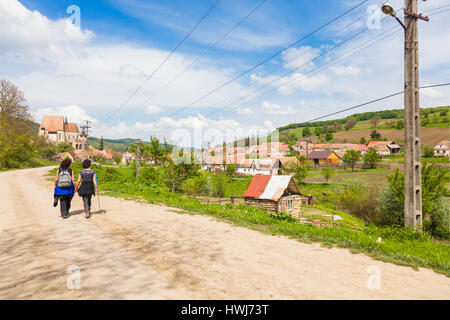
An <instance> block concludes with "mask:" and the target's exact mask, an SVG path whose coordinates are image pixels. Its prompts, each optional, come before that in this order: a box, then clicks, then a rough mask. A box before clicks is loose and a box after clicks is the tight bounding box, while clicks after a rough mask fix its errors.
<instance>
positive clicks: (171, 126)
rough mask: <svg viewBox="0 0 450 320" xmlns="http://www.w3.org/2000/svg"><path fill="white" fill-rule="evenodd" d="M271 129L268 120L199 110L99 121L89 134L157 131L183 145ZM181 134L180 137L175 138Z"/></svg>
mask: <svg viewBox="0 0 450 320" xmlns="http://www.w3.org/2000/svg"><path fill="white" fill-rule="evenodd" d="M271 130H273V125H272V123H271V122H270V121H265V122H264V126H255V125H247V124H244V123H240V122H238V121H236V120H234V119H218V120H213V119H210V118H206V117H205V116H203V115H201V114H198V115H193V116H188V117H186V118H182V119H174V118H170V117H162V118H161V119H159V120H157V121H154V122H136V123H135V124H133V125H128V124H126V123H125V122H122V121H121V122H118V123H116V124H115V125H113V126H107V125H105V124H101V125H100V126H94V128H93V129H92V134H93V135H97V136H99V135H103V136H104V137H108V138H123V137H130V138H141V139H145V140H148V138H149V136H150V135H157V136H158V137H166V138H167V140H168V142H172V143H175V144H177V145H179V146H182V147H195V148H199V147H201V146H202V145H204V143H205V141H211V138H212V137H215V139H214V143H213V144H215V143H221V142H222V141H223V140H225V141H227V142H230V141H234V140H235V139H240V138H243V137H248V136H252V135H265V134H267V133H268V132H270V131H271ZM100 133H101V134H100ZM180 137H181V138H182V140H181V141H179V140H178V138H180Z"/></svg>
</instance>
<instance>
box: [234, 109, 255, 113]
mask: <svg viewBox="0 0 450 320" xmlns="http://www.w3.org/2000/svg"><path fill="white" fill-rule="evenodd" d="M236 113H237V114H254V113H255V112H254V111H253V110H252V109H250V108H244V109H239V110H238V111H236Z"/></svg>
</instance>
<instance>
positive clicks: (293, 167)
mask: <svg viewBox="0 0 450 320" xmlns="http://www.w3.org/2000/svg"><path fill="white" fill-rule="evenodd" d="M297 159H298V161H295V162H288V163H287V164H286V166H285V167H284V168H283V172H284V173H286V174H293V178H294V180H295V182H296V183H297V184H300V183H302V181H303V180H304V179H305V178H306V177H307V176H308V171H309V170H308V168H307V166H306V164H305V163H304V160H303V159H301V158H300V157H297Z"/></svg>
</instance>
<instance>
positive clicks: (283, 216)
mask: <svg viewBox="0 0 450 320" xmlns="http://www.w3.org/2000/svg"><path fill="white" fill-rule="evenodd" d="M269 216H270V217H271V218H273V219H276V220H283V221H288V222H294V221H297V220H296V219H295V218H292V216H291V215H290V214H289V213H287V212H270V213H269Z"/></svg>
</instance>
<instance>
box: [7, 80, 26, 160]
mask: <svg viewBox="0 0 450 320" xmlns="http://www.w3.org/2000/svg"><path fill="white" fill-rule="evenodd" d="M25 102H26V99H25V96H24V94H23V92H22V91H20V90H19V88H17V87H16V86H15V85H13V84H12V83H11V82H9V81H7V80H3V79H2V80H0V167H4V168H17V167H19V166H21V165H22V164H23V163H24V162H26V161H28V160H30V159H31V158H32V155H33V146H32V144H31V139H32V137H31V135H30V130H29V125H28V124H29V122H30V121H31V115H30V113H29V108H28V106H27V105H26V104H25Z"/></svg>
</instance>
